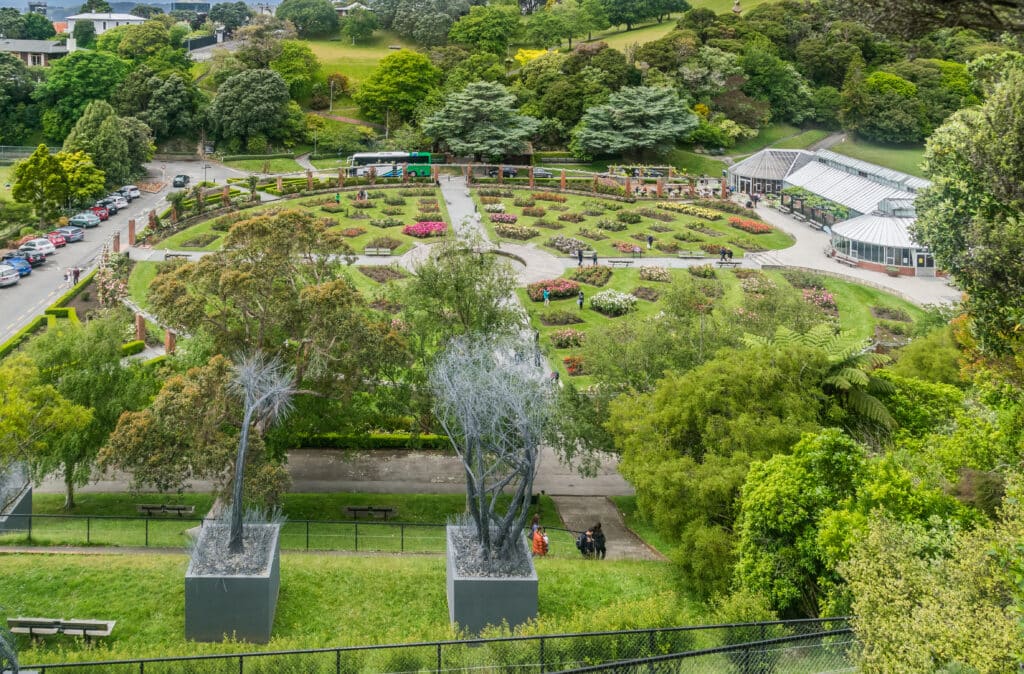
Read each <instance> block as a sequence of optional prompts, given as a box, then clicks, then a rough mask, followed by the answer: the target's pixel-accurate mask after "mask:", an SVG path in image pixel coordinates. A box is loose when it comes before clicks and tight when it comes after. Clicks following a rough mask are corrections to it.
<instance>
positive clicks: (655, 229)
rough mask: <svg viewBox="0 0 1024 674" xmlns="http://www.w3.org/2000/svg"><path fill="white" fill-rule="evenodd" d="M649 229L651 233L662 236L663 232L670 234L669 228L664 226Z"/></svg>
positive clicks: (653, 226) (670, 229) (652, 226)
mask: <svg viewBox="0 0 1024 674" xmlns="http://www.w3.org/2000/svg"><path fill="white" fill-rule="evenodd" d="M649 229H650V230H651V231H652V232H657V233H659V234H664V233H665V232H671V231H672V228H671V227H666V226H665V225H651V226H650V227H649Z"/></svg>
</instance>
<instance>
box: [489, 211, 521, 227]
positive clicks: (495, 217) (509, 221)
mask: <svg viewBox="0 0 1024 674" xmlns="http://www.w3.org/2000/svg"><path fill="white" fill-rule="evenodd" d="M518 219H519V217H518V216H515V215H513V214H511V213H491V222H500V223H503V224H506V225H514V224H515V223H516V220H518Z"/></svg>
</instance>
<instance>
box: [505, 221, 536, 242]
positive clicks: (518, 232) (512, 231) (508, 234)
mask: <svg viewBox="0 0 1024 674" xmlns="http://www.w3.org/2000/svg"><path fill="white" fill-rule="evenodd" d="M494 231H495V233H497V235H498V236H503V237H505V238H507V239H518V240H520V241H526V240H527V239H532V238H533V237H535V236H537V235H538V234H540V232H538V231H537V230H536V229H533V228H532V227H525V226H523V225H506V224H504V223H501V224H497V225H495V226H494Z"/></svg>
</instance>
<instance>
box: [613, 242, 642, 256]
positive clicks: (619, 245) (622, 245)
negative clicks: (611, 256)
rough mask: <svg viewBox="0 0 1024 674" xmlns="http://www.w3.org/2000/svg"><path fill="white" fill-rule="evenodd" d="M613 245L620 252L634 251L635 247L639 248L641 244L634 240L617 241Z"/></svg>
mask: <svg viewBox="0 0 1024 674" xmlns="http://www.w3.org/2000/svg"><path fill="white" fill-rule="evenodd" d="M612 247H613V248H615V250H617V251H619V252H620V253H632V252H633V249H634V248H639V247H640V246H638V245H636V244H635V243H633V242H632V241H616V242H615V243H613V244H612Z"/></svg>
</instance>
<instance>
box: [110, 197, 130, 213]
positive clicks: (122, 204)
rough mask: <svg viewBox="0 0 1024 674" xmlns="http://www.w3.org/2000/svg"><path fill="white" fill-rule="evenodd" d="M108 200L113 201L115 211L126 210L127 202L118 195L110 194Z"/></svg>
mask: <svg viewBox="0 0 1024 674" xmlns="http://www.w3.org/2000/svg"><path fill="white" fill-rule="evenodd" d="M108 199H113V200H114V204H115V205H116V206H117V210H119V211H123V210H124V209H126V208H128V200H127V199H125V198H124V197H123V196H121V195H120V194H111V195H110V196H109V197H108Z"/></svg>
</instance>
